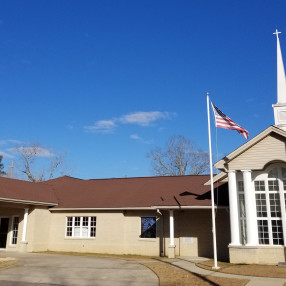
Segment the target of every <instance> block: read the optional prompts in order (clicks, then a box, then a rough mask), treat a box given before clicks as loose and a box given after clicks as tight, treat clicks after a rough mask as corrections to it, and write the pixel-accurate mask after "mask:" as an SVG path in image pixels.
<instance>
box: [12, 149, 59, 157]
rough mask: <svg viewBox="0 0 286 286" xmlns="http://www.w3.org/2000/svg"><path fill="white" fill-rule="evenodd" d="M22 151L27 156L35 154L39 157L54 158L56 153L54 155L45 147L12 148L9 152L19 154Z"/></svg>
mask: <svg viewBox="0 0 286 286" xmlns="http://www.w3.org/2000/svg"><path fill="white" fill-rule="evenodd" d="M17 150H19V151H21V152H23V153H25V154H29V153H30V154H33V153H35V155H36V156H37V157H45V158H46V157H53V156H55V154H54V153H52V152H51V151H49V150H48V149H45V148H43V147H39V146H25V147H19V148H14V147H13V148H10V149H8V151H10V152H12V153H18V151H17Z"/></svg>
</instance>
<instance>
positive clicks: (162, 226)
mask: <svg viewBox="0 0 286 286" xmlns="http://www.w3.org/2000/svg"><path fill="white" fill-rule="evenodd" d="M157 213H158V214H159V215H160V216H161V218H160V220H161V222H160V226H161V227H160V240H159V247H160V256H161V257H164V256H165V251H164V249H165V239H164V216H163V214H162V213H161V211H160V209H157Z"/></svg>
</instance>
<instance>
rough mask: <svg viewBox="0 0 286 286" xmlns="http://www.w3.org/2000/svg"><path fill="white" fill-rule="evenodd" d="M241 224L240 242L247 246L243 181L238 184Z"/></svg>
mask: <svg viewBox="0 0 286 286" xmlns="http://www.w3.org/2000/svg"><path fill="white" fill-rule="evenodd" d="M237 190H238V206H239V222H240V240H241V244H246V239H247V238H246V214H245V200H244V187H243V181H238V182H237Z"/></svg>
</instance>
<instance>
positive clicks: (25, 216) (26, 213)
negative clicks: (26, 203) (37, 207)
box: [22, 208, 29, 242]
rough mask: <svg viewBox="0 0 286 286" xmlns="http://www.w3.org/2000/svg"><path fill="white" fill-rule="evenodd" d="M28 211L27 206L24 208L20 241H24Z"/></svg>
mask: <svg viewBox="0 0 286 286" xmlns="http://www.w3.org/2000/svg"><path fill="white" fill-rule="evenodd" d="M28 211H29V209H28V208H27V209H25V213H24V219H23V231H22V242H26V233H27V222H28Z"/></svg>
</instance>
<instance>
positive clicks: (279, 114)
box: [272, 103, 286, 131]
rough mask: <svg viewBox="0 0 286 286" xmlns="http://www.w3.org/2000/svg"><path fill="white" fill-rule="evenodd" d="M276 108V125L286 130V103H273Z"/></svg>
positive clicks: (274, 108)
mask: <svg viewBox="0 0 286 286" xmlns="http://www.w3.org/2000/svg"><path fill="white" fill-rule="evenodd" d="M272 107H273V110H274V119H275V126H276V127H278V128H280V129H283V130H285V131H286V103H277V104H273V105H272Z"/></svg>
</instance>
